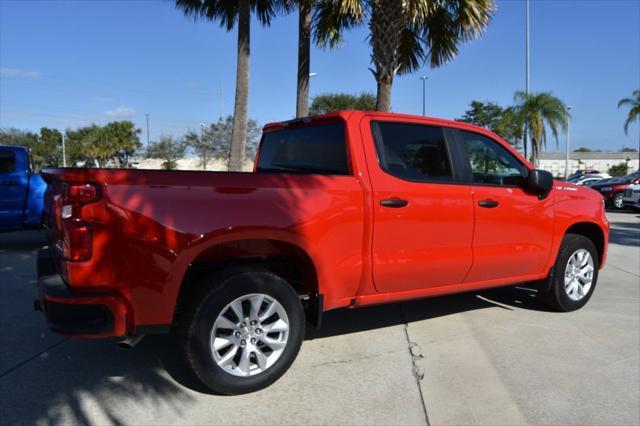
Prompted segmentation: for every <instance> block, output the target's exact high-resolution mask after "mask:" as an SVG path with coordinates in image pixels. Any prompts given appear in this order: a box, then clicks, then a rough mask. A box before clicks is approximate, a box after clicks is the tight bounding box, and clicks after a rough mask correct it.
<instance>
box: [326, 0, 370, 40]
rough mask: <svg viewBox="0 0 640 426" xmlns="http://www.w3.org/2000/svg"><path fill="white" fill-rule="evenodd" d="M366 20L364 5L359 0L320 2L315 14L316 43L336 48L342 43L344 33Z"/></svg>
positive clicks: (327, 0) (328, 0)
mask: <svg viewBox="0 0 640 426" xmlns="http://www.w3.org/2000/svg"><path fill="white" fill-rule="evenodd" d="M364 19H365V9H364V5H363V4H361V2H360V1H359V0H319V1H318V2H317V3H316V5H315V8H314V13H313V27H314V28H315V31H314V41H315V43H316V44H317V45H319V46H322V47H326V46H329V47H330V48H334V47H336V46H337V45H339V44H340V43H341V42H342V35H343V33H344V31H346V30H349V29H351V28H354V27H356V26H358V25H361V24H362V23H363V22H364Z"/></svg>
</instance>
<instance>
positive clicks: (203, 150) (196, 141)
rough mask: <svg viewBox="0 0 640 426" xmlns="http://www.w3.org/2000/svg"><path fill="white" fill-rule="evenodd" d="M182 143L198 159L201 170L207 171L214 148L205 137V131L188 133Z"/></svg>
mask: <svg viewBox="0 0 640 426" xmlns="http://www.w3.org/2000/svg"><path fill="white" fill-rule="evenodd" d="M182 141H183V143H184V144H185V145H186V146H187V147H188V148H189V149H191V150H192V151H193V153H194V154H195V155H196V156H197V157H198V159H199V160H200V166H201V167H202V170H207V165H208V164H209V162H210V161H211V160H212V159H213V157H214V153H215V147H214V145H213V142H212V141H211V140H210V139H209V138H208V137H207V136H206V130H202V131H201V132H200V133H197V132H194V131H189V132H187V133H186V134H185V135H184V137H183V139H182Z"/></svg>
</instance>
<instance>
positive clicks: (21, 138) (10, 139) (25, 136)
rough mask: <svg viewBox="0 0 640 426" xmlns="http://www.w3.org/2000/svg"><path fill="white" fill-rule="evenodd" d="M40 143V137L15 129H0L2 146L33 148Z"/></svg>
mask: <svg viewBox="0 0 640 426" xmlns="http://www.w3.org/2000/svg"><path fill="white" fill-rule="evenodd" d="M37 143H38V135H37V134H36V133H33V132H29V131H24V130H18V129H14V128H10V129H0V145H9V146H26V147H28V148H33V147H34V146H35V145H36V144H37Z"/></svg>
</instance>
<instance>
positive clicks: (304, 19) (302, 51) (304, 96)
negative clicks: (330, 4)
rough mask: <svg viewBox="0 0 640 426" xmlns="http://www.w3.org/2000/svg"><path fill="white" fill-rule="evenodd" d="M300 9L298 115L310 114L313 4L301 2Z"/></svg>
mask: <svg viewBox="0 0 640 426" xmlns="http://www.w3.org/2000/svg"><path fill="white" fill-rule="evenodd" d="M299 4H300V5H299V11H298V91H297V94H296V117H306V116H307V115H309V70H310V69H309V64H310V57H311V52H310V50H311V4H310V2H309V1H306V0H302V1H300V2H299Z"/></svg>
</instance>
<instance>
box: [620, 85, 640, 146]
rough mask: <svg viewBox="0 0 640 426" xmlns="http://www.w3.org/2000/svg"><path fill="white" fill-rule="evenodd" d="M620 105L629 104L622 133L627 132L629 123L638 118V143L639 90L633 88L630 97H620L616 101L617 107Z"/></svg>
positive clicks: (639, 135)
mask: <svg viewBox="0 0 640 426" xmlns="http://www.w3.org/2000/svg"><path fill="white" fill-rule="evenodd" d="M621 106H629V107H631V109H630V110H629V115H627V121H625V122H624V133H625V134H628V133H629V124H631V123H633V122H634V121H636V120H638V139H639V141H638V143H640V90H634V91H633V93H632V94H631V97H630V98H624V99H620V101H619V102H618V108H620V107H621Z"/></svg>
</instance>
